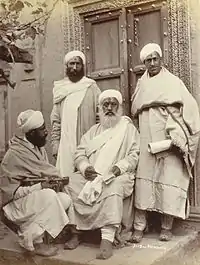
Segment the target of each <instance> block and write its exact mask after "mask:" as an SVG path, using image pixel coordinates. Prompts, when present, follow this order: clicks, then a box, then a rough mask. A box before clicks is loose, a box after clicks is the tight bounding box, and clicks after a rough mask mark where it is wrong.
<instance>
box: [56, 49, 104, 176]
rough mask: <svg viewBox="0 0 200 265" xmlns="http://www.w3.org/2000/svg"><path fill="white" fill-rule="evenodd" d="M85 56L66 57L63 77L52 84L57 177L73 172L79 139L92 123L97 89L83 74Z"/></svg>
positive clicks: (77, 53) (72, 54)
mask: <svg viewBox="0 0 200 265" xmlns="http://www.w3.org/2000/svg"><path fill="white" fill-rule="evenodd" d="M85 60H86V59H85V55H84V54H83V53H82V52H80V51H71V52H69V53H67V54H66V56H65V59H64V63H65V67H66V77H65V78H64V79H62V80H59V81H55V82H54V88H53V110H52V113H51V123H52V144H53V155H54V157H55V158H56V159H57V162H56V166H57V168H58V169H59V170H60V173H61V176H63V177H65V176H68V175H70V174H71V173H72V172H74V164H73V159H74V152H75V150H76V147H77V145H78V144H79V142H80V138H81V136H82V135H83V134H84V133H85V132H86V131H87V130H88V129H89V128H90V127H91V126H92V125H94V124H95V123H96V110H97V102H98V96H99V94H100V89H99V88H98V86H97V84H96V82H95V81H94V80H92V79H90V78H87V77H86V76H85V75H84V72H85Z"/></svg>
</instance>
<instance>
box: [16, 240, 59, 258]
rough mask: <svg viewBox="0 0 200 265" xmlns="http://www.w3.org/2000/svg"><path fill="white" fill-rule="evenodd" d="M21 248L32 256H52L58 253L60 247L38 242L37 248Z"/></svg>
mask: <svg viewBox="0 0 200 265" xmlns="http://www.w3.org/2000/svg"><path fill="white" fill-rule="evenodd" d="M21 248H22V249H23V250H24V253H25V254H27V255H30V256H34V255H39V256H43V257H52V256H55V255H57V254H58V248H57V247H54V246H49V245H45V244H44V243H41V244H36V245H35V249H34V250H32V251H30V250H27V249H26V248H23V247H22V246H21Z"/></svg>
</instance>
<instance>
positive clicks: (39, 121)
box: [17, 109, 44, 133]
mask: <svg viewBox="0 0 200 265" xmlns="http://www.w3.org/2000/svg"><path fill="white" fill-rule="evenodd" d="M43 124H44V118H43V115H42V113H41V112H40V111H34V110H32V109H29V110H26V111H24V112H21V113H20V114H19V116H18V118H17V125H18V126H19V128H20V129H21V130H22V132H23V133H27V132H29V131H31V130H34V129H37V128H39V127H41V126H42V125H43Z"/></svg>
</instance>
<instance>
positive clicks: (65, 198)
mask: <svg viewBox="0 0 200 265" xmlns="http://www.w3.org/2000/svg"><path fill="white" fill-rule="evenodd" d="M57 196H58V198H59V200H60V202H61V203H62V205H63V208H64V209H65V210H67V209H68V208H69V206H70V205H71V203H72V200H71V198H70V196H69V195H68V194H66V193H64V192H58V193H57Z"/></svg>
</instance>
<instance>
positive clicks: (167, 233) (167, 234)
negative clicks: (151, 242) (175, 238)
mask: <svg viewBox="0 0 200 265" xmlns="http://www.w3.org/2000/svg"><path fill="white" fill-rule="evenodd" d="M171 238H172V232H171V230H168V229H162V230H161V232H160V237H159V240H160V241H166V242H167V241H170V240H171Z"/></svg>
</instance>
